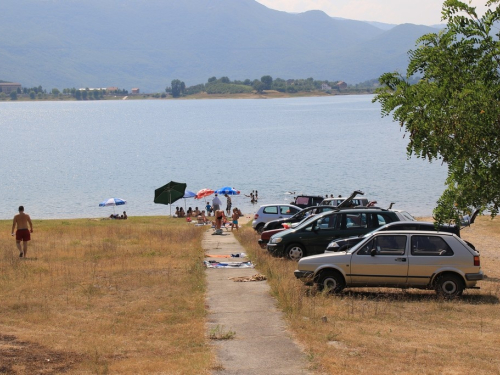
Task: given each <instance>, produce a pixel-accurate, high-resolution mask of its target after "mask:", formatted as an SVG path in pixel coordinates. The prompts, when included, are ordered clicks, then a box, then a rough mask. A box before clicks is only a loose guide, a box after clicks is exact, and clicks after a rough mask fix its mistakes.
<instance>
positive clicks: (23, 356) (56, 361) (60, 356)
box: [0, 334, 85, 375]
mask: <svg viewBox="0 0 500 375" xmlns="http://www.w3.org/2000/svg"><path fill="white" fill-rule="evenodd" d="M84 360H85V358H84V357H83V356H82V355H79V354H75V353H66V352H56V351H54V350H51V349H49V348H46V347H44V346H41V345H39V344H36V343H32V342H25V341H20V340H18V339H17V337H16V336H10V335H1V334H0V374H16V375H17V374H44V375H45V374H64V373H69V372H70V370H71V369H72V368H73V367H74V366H75V365H76V364H78V363H80V362H82V361H84Z"/></svg>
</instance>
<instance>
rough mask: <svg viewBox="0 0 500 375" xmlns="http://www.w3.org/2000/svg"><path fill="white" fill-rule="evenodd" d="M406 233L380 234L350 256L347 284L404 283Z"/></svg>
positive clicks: (406, 273)
mask: <svg viewBox="0 0 500 375" xmlns="http://www.w3.org/2000/svg"><path fill="white" fill-rule="evenodd" d="M407 243H408V236H407V235H405V234H392V233H390V234H384V233H380V234H378V235H376V236H374V238H372V239H371V240H370V241H368V242H367V243H366V244H365V245H364V246H362V247H361V248H359V249H358V250H357V251H356V252H355V253H354V254H353V255H352V257H351V265H350V268H351V271H350V274H349V276H350V278H351V284H352V285H353V286H354V285H356V286H365V285H366V286H368V285H370V286H396V285H406V283H407V276H408V249H407Z"/></svg>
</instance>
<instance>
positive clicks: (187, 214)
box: [186, 207, 193, 216]
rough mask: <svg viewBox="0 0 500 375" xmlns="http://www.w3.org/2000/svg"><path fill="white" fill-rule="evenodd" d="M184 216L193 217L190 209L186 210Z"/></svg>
mask: <svg viewBox="0 0 500 375" xmlns="http://www.w3.org/2000/svg"><path fill="white" fill-rule="evenodd" d="M186 216H193V209H192V208H191V207H189V208H188V210H187V212H186Z"/></svg>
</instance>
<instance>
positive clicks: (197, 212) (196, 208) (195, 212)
mask: <svg viewBox="0 0 500 375" xmlns="http://www.w3.org/2000/svg"><path fill="white" fill-rule="evenodd" d="M199 214H201V211H200V210H198V207H195V208H194V212H193V216H198V215H199Z"/></svg>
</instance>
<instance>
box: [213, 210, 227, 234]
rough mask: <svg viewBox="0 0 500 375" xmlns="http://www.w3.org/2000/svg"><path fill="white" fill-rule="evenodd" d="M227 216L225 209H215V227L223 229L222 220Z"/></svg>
mask: <svg viewBox="0 0 500 375" xmlns="http://www.w3.org/2000/svg"><path fill="white" fill-rule="evenodd" d="M225 217H226V216H225V215H224V211H223V210H216V211H215V229H216V230H217V229H221V227H222V220H223V219H224V218H225Z"/></svg>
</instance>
